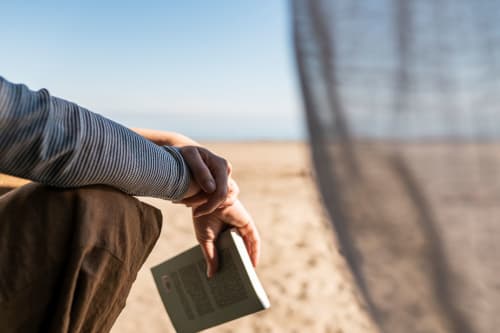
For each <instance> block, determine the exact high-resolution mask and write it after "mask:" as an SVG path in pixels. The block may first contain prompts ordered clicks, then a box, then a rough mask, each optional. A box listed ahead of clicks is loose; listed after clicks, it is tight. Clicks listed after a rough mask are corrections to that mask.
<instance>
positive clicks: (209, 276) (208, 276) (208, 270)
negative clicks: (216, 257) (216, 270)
mask: <svg viewBox="0 0 500 333" xmlns="http://www.w3.org/2000/svg"><path fill="white" fill-rule="evenodd" d="M211 273H212V272H210V268H209V267H207V278H209V279H210V278H211V277H212V274H211Z"/></svg>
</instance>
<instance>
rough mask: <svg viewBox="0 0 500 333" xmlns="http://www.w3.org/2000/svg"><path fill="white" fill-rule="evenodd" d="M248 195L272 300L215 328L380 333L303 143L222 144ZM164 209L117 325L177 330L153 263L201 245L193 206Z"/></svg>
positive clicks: (118, 328)
mask: <svg viewBox="0 0 500 333" xmlns="http://www.w3.org/2000/svg"><path fill="white" fill-rule="evenodd" d="M207 146H208V147H209V148H210V149H212V150H214V151H215V152H217V153H219V154H220V155H222V156H225V157H227V158H228V159H229V160H230V161H231V162H232V164H233V167H234V178H235V179H236V180H237V182H238V184H239V186H240V188H241V195H240V197H241V199H242V201H243V203H244V204H245V205H246V206H247V208H248V209H249V211H250V212H251V214H252V216H253V217H254V219H255V221H256V223H257V225H258V226H259V229H260V232H261V236H262V240H263V244H262V257H261V263H260V265H259V267H258V268H257V273H258V275H259V277H260V278H261V280H262V283H263V285H264V287H265V289H266V291H267V292H268V295H269V297H270V300H271V303H272V307H271V308H270V309H269V310H267V311H264V312H261V313H258V314H255V315H251V316H247V317H245V318H242V319H239V320H236V321H233V322H230V323H227V324H225V325H221V326H218V327H216V328H213V329H211V330H208V331H207V332H332V333H340V332H373V331H374V330H373V329H372V328H371V325H370V322H369V321H368V320H367V319H366V316H365V315H364V312H363V309H362V306H361V305H360V302H359V301H358V299H357V298H356V293H355V292H354V290H353V287H352V284H351V282H350V281H351V280H350V277H349V274H348V273H347V270H346V269H345V264H344V262H343V260H342V257H341V255H340V254H339V252H338V249H337V247H336V245H335V240H334V236H333V234H332V232H331V230H330V226H329V224H328V222H327V220H326V218H325V216H324V214H323V212H322V209H321V204H320V199H319V196H318V193H317V192H316V189H315V186H314V183H313V180H312V178H311V167H310V165H309V153H308V150H307V146H306V145H305V144H301V143H218V144H207ZM144 200H145V201H147V202H148V203H150V204H153V205H154V206H156V207H158V208H160V209H161V210H162V213H163V217H164V224H163V229H162V233H161V236H160V239H159V240H158V243H157V244H156V247H155V248H154V250H153V252H152V253H151V255H150V256H149V258H148V260H147V261H146V263H145V265H144V267H143V268H142V270H141V271H140V273H139V275H138V277H137V281H136V282H135V284H134V286H133V288H132V291H131V293H130V296H129V298H128V301H127V306H126V308H125V310H124V311H123V313H122V314H121V315H120V317H119V318H118V321H117V322H116V324H115V326H114V328H113V330H112V332H113V333H128V332H130V333H132V332H134V333H135V332H151V333H155V332H158V333H160V332H162V333H165V332H174V329H173V327H172V326H171V324H170V321H169V319H168V317H167V314H166V313H165V311H164V309H163V306H162V304H161V301H160V298H159V296H158V294H157V292H156V289H155V286H154V283H153V279H152V276H151V273H150V271H149V268H150V267H151V266H154V265H156V264H158V263H160V262H162V261H163V260H165V259H167V258H169V257H171V256H173V255H175V254H177V253H179V252H181V251H183V250H185V249H187V248H189V247H191V246H193V245H194V244H195V239H194V236H193V231H192V225H191V218H190V212H189V210H188V209H186V208H184V207H181V206H176V205H173V204H171V203H169V202H165V201H161V200H156V199H144Z"/></svg>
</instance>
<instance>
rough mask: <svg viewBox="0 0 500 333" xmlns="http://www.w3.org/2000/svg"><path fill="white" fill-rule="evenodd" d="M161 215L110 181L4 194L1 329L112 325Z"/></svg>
mask: <svg viewBox="0 0 500 333" xmlns="http://www.w3.org/2000/svg"><path fill="white" fill-rule="evenodd" d="M161 220H162V218H161V213H160V211H159V210H158V209H156V208H154V207H151V206H148V205H146V204H143V203H141V202H140V201H138V200H137V199H135V198H133V197H130V196H128V195H126V194H124V193H122V192H119V191H117V190H113V189H111V188H108V187H105V186H91V187H85V188H80V189H74V190H64V189H56V188H53V187H46V186H42V185H39V184H28V185H25V186H23V187H21V188H18V189H15V190H13V191H10V192H8V193H7V194H4V195H3V196H1V197H0V332H2V333H8V332H22V333H25V332H50V333H52V332H54V333H59V332H72V333H73V332H108V331H109V330H110V329H111V327H112V325H113V323H114V322H115V320H116V318H117V317H118V315H119V313H120V311H121V310H122V309H123V307H124V306H125V300H126V298H127V295H128V293H129V291H130V288H131V286H132V283H133V282H134V280H135V278H136V275H137V272H138V270H139V268H140V267H141V266H142V264H143V263H144V261H145V260H146V257H147V256H148V255H149V253H150V252H151V250H152V248H153V246H154V244H155V242H156V240H157V239H158V236H159V234H160V229H161Z"/></svg>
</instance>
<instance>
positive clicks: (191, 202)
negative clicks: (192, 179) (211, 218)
mask: <svg viewBox="0 0 500 333" xmlns="http://www.w3.org/2000/svg"><path fill="white" fill-rule="evenodd" d="M207 201H208V197H207V194H206V193H204V192H201V193H198V194H196V195H193V196H192V197H189V198H186V199H182V200H180V201H179V202H178V203H181V204H184V205H186V206H188V207H193V206H199V205H201V204H204V203H205V202H207Z"/></svg>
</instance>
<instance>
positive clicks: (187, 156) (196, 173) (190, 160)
mask: <svg viewBox="0 0 500 333" xmlns="http://www.w3.org/2000/svg"><path fill="white" fill-rule="evenodd" d="M198 149H199V148H198V147H190V146H189V147H183V148H181V152H182V156H183V157H184V160H185V161H186V163H187V165H188V166H189V169H190V170H191V173H192V174H193V177H194V179H195V180H196V182H197V183H198V185H200V187H201V189H202V190H203V191H204V192H206V193H212V192H214V191H215V189H216V182H215V180H214V177H213V176H212V173H211V172H210V169H209V168H208V166H207V165H206V163H205V161H204V160H203V158H202V157H201V155H200V152H199V150H198Z"/></svg>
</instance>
